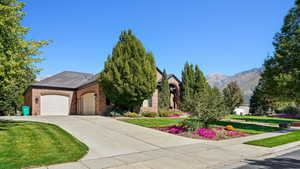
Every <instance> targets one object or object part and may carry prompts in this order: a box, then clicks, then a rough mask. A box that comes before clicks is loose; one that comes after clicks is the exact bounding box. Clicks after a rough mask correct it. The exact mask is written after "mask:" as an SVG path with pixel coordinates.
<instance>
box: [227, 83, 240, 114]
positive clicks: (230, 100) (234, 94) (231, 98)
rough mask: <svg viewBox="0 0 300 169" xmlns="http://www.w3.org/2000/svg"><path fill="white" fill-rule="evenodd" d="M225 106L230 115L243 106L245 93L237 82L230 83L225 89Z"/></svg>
mask: <svg viewBox="0 0 300 169" xmlns="http://www.w3.org/2000/svg"><path fill="white" fill-rule="evenodd" d="M223 95H224V99H225V104H226V105H227V107H228V109H229V111H230V113H234V112H233V111H234V109H235V108H236V107H239V106H240V105H241V104H243V102H244V100H243V93H242V90H241V88H240V87H239V85H238V84H237V82H236V81H233V82H230V83H229V84H228V85H227V87H226V88H224V89H223Z"/></svg>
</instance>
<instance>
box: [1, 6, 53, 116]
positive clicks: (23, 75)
mask: <svg viewBox="0 0 300 169" xmlns="http://www.w3.org/2000/svg"><path fill="white" fill-rule="evenodd" d="M23 7H24V3H22V2H18V1H16V0H5V1H3V0H2V1H0V13H1V16H0V112H3V111H5V112H7V113H8V112H11V111H12V110H13V109H15V108H17V107H19V106H20V105H21V104H22V101H21V99H20V98H21V97H22V95H23V93H24V92H25V89H26V88H27V87H28V86H29V84H30V83H32V82H33V80H34V79H35V75H36V73H38V72H39V71H40V70H39V69H38V68H37V67H36V65H35V63H37V62H40V61H41V60H42V59H41V58H37V57H35V56H36V55H39V54H40V51H39V49H40V48H41V47H42V46H44V45H46V44H48V42H47V41H34V40H25V36H26V34H27V33H28V31H29V30H30V28H26V27H23V26H22V24H21V22H22V19H23V17H24V15H25V13H24V12H23Z"/></svg>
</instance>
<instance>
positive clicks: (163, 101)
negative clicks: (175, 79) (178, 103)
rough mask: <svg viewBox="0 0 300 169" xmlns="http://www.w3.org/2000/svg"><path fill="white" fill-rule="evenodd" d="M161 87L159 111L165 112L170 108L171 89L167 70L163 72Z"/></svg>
mask: <svg viewBox="0 0 300 169" xmlns="http://www.w3.org/2000/svg"><path fill="white" fill-rule="evenodd" d="M160 86H161V87H160V91H159V93H158V110H159V111H160V112H163V111H167V110H168V109H169V107H170V87H169V82H168V74H167V72H166V70H164V71H163V76H162V79H161V84H160Z"/></svg>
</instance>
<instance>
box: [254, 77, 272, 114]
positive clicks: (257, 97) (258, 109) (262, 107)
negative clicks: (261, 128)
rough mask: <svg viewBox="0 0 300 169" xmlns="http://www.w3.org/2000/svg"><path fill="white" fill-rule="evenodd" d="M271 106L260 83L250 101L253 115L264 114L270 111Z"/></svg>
mask: <svg viewBox="0 0 300 169" xmlns="http://www.w3.org/2000/svg"><path fill="white" fill-rule="evenodd" d="M268 109H269V106H268V105H267V101H266V99H265V96H264V93H263V89H262V83H261V82H259V83H258V85H257V86H256V87H255V89H254V91H253V95H252V96H251V99H250V110H249V112H250V113H251V114H264V113H266V112H267V111H268Z"/></svg>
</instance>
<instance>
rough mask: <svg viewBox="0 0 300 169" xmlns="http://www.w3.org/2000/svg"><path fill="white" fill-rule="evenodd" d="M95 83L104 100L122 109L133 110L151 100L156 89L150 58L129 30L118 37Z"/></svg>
mask: <svg viewBox="0 0 300 169" xmlns="http://www.w3.org/2000/svg"><path fill="white" fill-rule="evenodd" d="M99 82H100V83H101V86H102V87H103V89H104V93H105V96H106V97H108V99H109V100H110V101H111V102H112V103H114V104H115V105H116V106H118V107H121V108H123V109H127V110H134V108H135V107H138V106H140V105H141V104H142V103H143V101H144V100H146V99H148V98H150V97H151V96H152V94H153V92H154V90H155V88H156V66H155V61H154V57H153V55H152V53H147V52H146V50H145V48H144V47H143V44H142V43H141V42H140V41H139V40H138V39H137V38H136V37H135V36H134V35H133V33H132V31H131V30H128V31H124V32H122V33H121V35H120V38H119V41H118V42H117V44H116V46H115V47H114V48H113V51H112V55H111V56H109V57H108V59H107V61H106V62H105V66H104V70H103V72H102V73H101V75H100V77H99Z"/></svg>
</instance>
